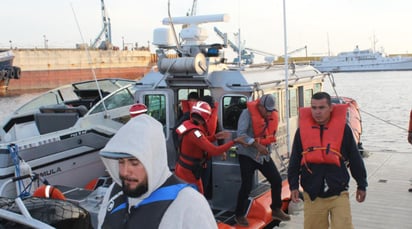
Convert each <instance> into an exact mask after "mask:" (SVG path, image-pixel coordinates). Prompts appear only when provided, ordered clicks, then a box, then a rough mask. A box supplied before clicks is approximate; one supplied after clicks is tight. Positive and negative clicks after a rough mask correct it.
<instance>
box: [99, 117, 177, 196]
mask: <svg viewBox="0 0 412 229" xmlns="http://www.w3.org/2000/svg"><path fill="white" fill-rule="evenodd" d="M100 155H101V158H102V161H103V163H104V165H105V166H106V169H107V171H108V172H109V174H110V176H111V177H112V178H113V180H114V182H116V183H117V184H119V185H120V186H121V184H122V182H121V180H120V177H119V163H118V159H117V158H116V157H128V156H129V155H131V156H133V157H136V158H137V159H138V160H139V161H140V162H141V163H142V164H143V165H144V167H145V169H146V172H147V179H148V192H147V193H145V194H144V195H142V196H141V197H139V199H143V198H146V197H147V196H149V194H150V193H152V192H153V191H154V190H156V189H157V188H158V187H159V186H160V185H162V184H163V183H164V182H165V181H166V179H167V178H168V177H169V176H170V175H171V174H172V173H171V172H170V170H169V167H168V165H167V151H166V141H165V137H164V133H163V126H162V124H161V123H160V122H158V121H157V120H155V119H154V118H152V117H150V116H149V115H146V114H141V115H139V116H137V117H134V118H132V119H130V121H129V122H127V123H126V124H125V125H124V126H123V127H121V128H120V129H119V130H118V131H117V133H116V134H115V135H114V136H113V137H112V138H111V139H110V141H109V142H108V143H107V144H106V146H105V147H104V148H103V149H102V150H101V151H100ZM119 155H120V156H119Z"/></svg>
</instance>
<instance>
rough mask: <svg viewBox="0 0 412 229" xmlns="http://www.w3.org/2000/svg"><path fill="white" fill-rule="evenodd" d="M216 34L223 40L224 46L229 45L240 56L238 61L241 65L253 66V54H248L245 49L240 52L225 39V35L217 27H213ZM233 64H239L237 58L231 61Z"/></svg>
mask: <svg viewBox="0 0 412 229" xmlns="http://www.w3.org/2000/svg"><path fill="white" fill-rule="evenodd" d="M214 30H215V32H216V34H217V35H218V36H219V37H220V38H222V39H223V40H224V43H225V45H226V46H227V44H229V46H230V47H231V48H232V49H233V51H234V52H236V53H239V54H240V59H241V61H242V63H243V64H253V58H254V57H255V56H254V55H253V53H248V52H247V50H246V49H242V50H240V49H239V47H238V46H237V45H235V44H234V43H233V42H232V41H230V40H228V39H227V34H226V33H223V32H222V31H220V30H219V29H218V28H217V27H214ZM233 62H234V63H239V57H237V58H235V59H234V60H233Z"/></svg>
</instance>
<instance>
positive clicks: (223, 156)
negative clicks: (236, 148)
mask: <svg viewBox="0 0 412 229" xmlns="http://www.w3.org/2000/svg"><path fill="white" fill-rule="evenodd" d="M226 159H227V154H226V152H224V153H223V154H222V161H226Z"/></svg>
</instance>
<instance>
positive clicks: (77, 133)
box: [70, 130, 87, 137]
mask: <svg viewBox="0 0 412 229" xmlns="http://www.w3.org/2000/svg"><path fill="white" fill-rule="evenodd" d="M86 133H87V131H86V130H82V131H78V132H74V133H71V134H70V137H76V136H80V135H84V134H86Z"/></svg>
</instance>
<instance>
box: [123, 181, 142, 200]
mask: <svg viewBox="0 0 412 229" xmlns="http://www.w3.org/2000/svg"><path fill="white" fill-rule="evenodd" d="M120 179H121V180H122V190H123V193H124V194H125V195H126V196H128V197H132V198H137V197H140V196H141V195H143V194H145V193H146V192H147V190H148V187H147V183H142V184H140V185H138V186H137V187H136V188H130V187H129V186H128V185H126V184H125V182H124V180H125V178H124V177H120Z"/></svg>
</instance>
